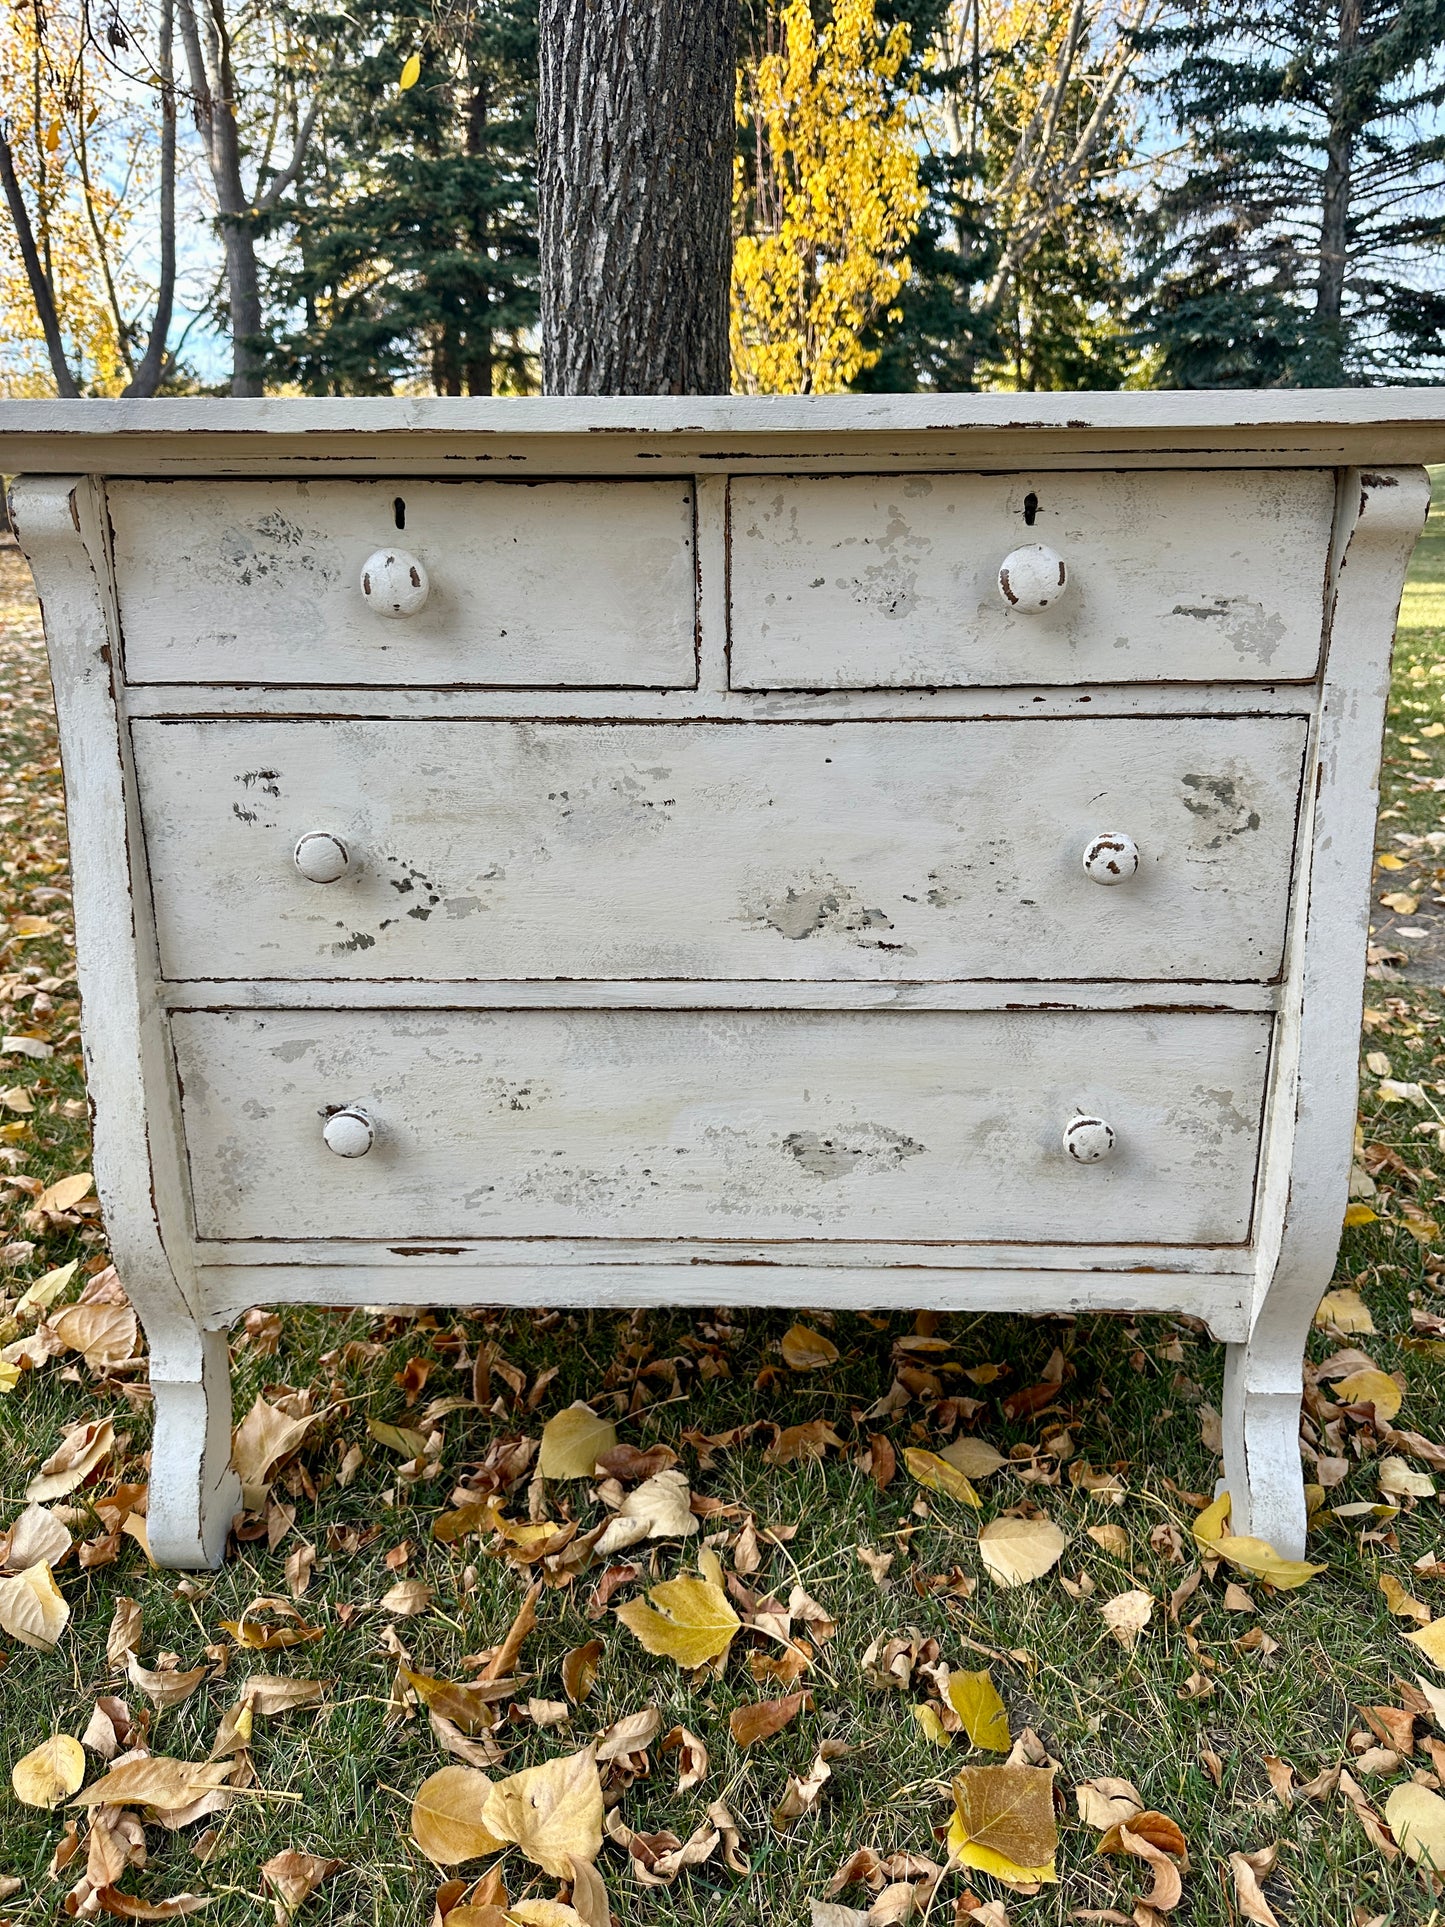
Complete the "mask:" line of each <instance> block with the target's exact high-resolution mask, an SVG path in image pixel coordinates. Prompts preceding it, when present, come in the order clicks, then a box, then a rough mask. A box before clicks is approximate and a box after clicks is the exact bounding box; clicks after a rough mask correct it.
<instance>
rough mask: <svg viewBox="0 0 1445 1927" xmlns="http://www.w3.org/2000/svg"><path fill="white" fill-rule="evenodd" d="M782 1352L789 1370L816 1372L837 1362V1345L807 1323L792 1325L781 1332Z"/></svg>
mask: <svg viewBox="0 0 1445 1927" xmlns="http://www.w3.org/2000/svg"><path fill="white" fill-rule="evenodd" d="M782 1353H783V1363H784V1364H785V1365H786V1366H787V1368H788V1370H789V1371H790V1372H817V1371H821V1370H823V1369H824V1368H825V1367H826V1366H829V1365H836V1364H837V1362H838V1347H837V1346H836V1345H835V1344H834V1343H833V1341H832V1340H831V1339H830V1338H824V1336H823V1334H822V1333H821V1332H815V1331H814V1330H813V1329H812V1327H811V1326H809V1325H793V1326H790V1327H789V1329H788V1330H787V1331H785V1332H784V1333H783V1340H782Z"/></svg>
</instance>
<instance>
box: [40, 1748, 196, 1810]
mask: <svg viewBox="0 0 1445 1927" xmlns="http://www.w3.org/2000/svg"><path fill="white" fill-rule="evenodd" d="M232 1771H233V1768H232V1765H231V1762H230V1761H229V1760H223V1761H218V1762H214V1763H213V1762H211V1761H196V1760H173V1759H169V1758H167V1756H166V1755H165V1754H164V1753H152V1754H147V1755H145V1756H144V1757H143V1758H141V1759H130V1760H121V1761H120V1762H119V1764H118V1765H116V1766H113V1767H112V1768H111V1769H110V1771H109V1773H105V1774H102V1776H101V1777H100V1779H98V1780H93V1781H92V1782H91V1784H90V1785H89V1786H88V1787H87V1788H86V1789H85V1791H84V1792H83V1793H80V1794H78V1795H77V1796H76V1798H77V1800H78V1802H79V1804H80V1805H81V1806H83V1807H98V1806H112V1807H155V1808H156V1809H157V1811H158V1812H169V1811H173V1810H175V1809H179V1808H185V1807H189V1806H190V1805H191V1804H192V1802H193V1801H195V1800H198V1799H200V1798H201V1796H202V1795H203V1794H206V1793H208V1792H212V1791H214V1790H215V1789H217V1788H219V1787H223V1786H225V1785H226V1784H227V1782H228V1781H229V1780H230V1778H231V1773H232Z"/></svg>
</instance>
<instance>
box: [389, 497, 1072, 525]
mask: <svg viewBox="0 0 1445 1927" xmlns="http://www.w3.org/2000/svg"><path fill="white" fill-rule="evenodd" d="M398 506H399V505H398ZM1038 513H1039V498H1038V496H1037V495H1035V494H1034V492H1033V490H1032V489H1030V490H1029V492H1028V494H1027V495H1026V496H1025V497H1024V521H1025V522H1026V523H1027V524H1028V526H1029V527H1030V528H1032V527H1033V525H1034V522H1035V521H1036V519H1037V517H1038ZM396 526H397V527H398V528H400V527H401V523H400V522H398V523H397V525H396Z"/></svg>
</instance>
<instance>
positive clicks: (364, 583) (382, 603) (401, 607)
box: [361, 549, 431, 616]
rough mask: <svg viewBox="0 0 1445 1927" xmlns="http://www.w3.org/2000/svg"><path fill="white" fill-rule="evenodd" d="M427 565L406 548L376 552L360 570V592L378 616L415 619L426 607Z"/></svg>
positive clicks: (428, 584)
mask: <svg viewBox="0 0 1445 1927" xmlns="http://www.w3.org/2000/svg"><path fill="white" fill-rule="evenodd" d="M430 588H431V583H430V582H429V581H428V580H427V573H426V564H425V563H424V562H421V561H419V560H418V559H417V557H416V556H414V555H408V554H407V552H406V550H405V549H378V550H377V551H376V553H375V554H374V555H369V556H368V557H367V558H366V561H365V562H364V563H363V564H362V567H361V593H362V594H363V595H364V596H365V597H366V599H367V601H368V602H369V603H370V605H371V607H372V608H373V609H375V611H376V613H377V614H378V615H379V616H414V615H416V614H417V613H418V611H419V610H421V609H424V608H425V607H426V599H427V593H428V591H429V590H430Z"/></svg>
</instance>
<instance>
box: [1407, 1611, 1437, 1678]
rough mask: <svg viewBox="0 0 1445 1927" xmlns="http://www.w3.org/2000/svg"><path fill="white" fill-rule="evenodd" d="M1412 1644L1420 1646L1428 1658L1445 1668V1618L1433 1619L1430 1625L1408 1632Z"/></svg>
mask: <svg viewBox="0 0 1445 1927" xmlns="http://www.w3.org/2000/svg"><path fill="white" fill-rule="evenodd" d="M1405 1637H1406V1639H1408V1640H1409V1642H1410V1644H1411V1645H1412V1646H1418V1647H1419V1648H1420V1651H1421V1652H1422V1653H1423V1654H1424V1655H1425V1657H1426V1658H1427V1659H1433V1660H1434V1662H1435V1664H1436V1665H1437V1666H1439V1667H1440V1668H1441V1669H1442V1670H1445V1619H1432V1620H1431V1621H1430V1623H1429V1625H1428V1626H1421V1627H1419V1628H1418V1629H1417V1630H1416V1631H1415V1632H1413V1633H1406V1634H1405Z"/></svg>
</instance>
